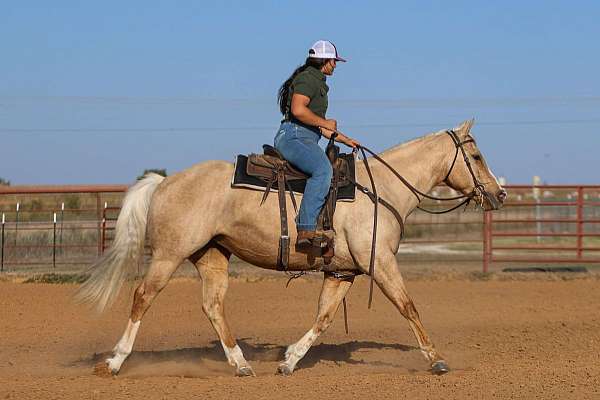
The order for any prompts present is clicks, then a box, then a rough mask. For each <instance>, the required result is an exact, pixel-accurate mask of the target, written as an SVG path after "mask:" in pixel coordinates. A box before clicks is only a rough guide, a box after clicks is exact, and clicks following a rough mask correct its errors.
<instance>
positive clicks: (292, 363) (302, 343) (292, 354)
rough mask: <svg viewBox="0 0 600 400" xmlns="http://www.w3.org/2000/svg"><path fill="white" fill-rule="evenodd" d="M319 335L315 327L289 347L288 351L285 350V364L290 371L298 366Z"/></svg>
mask: <svg viewBox="0 0 600 400" xmlns="http://www.w3.org/2000/svg"><path fill="white" fill-rule="evenodd" d="M318 337H319V334H318V333H317V332H315V331H314V330H313V329H311V330H309V331H308V332H306V334H304V336H302V338H301V339H300V340H298V341H297V342H296V343H294V344H292V345H290V346H289V347H288V348H287V351H286V352H285V362H284V363H283V364H285V365H287V367H288V368H289V369H290V371H293V370H294V369H295V368H296V364H297V363H298V361H300V360H301V359H302V357H304V355H305V354H306V353H307V352H308V349H310V347H311V346H312V345H313V343H315V341H316V340H317V338H318Z"/></svg>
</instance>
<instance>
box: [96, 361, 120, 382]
mask: <svg viewBox="0 0 600 400" xmlns="http://www.w3.org/2000/svg"><path fill="white" fill-rule="evenodd" d="M118 373H119V371H114V370H112V369H110V367H109V366H108V363H107V362H106V361H104V360H103V361H99V362H97V363H96V365H94V375H96V376H101V377H104V378H108V377H111V376H114V375H117V374H118Z"/></svg>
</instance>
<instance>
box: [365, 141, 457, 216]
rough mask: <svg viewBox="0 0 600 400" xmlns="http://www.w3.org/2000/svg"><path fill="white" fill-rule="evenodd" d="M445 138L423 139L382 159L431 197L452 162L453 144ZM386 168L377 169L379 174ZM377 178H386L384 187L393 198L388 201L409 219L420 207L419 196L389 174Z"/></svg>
mask: <svg viewBox="0 0 600 400" xmlns="http://www.w3.org/2000/svg"><path fill="white" fill-rule="evenodd" d="M444 136H445V135H443V134H440V133H437V134H432V135H428V136H424V137H422V138H419V139H416V140H413V141H411V142H408V143H404V144H402V145H398V146H396V147H393V148H391V149H389V150H386V151H385V152H383V153H382V154H381V157H382V158H383V159H384V160H385V161H386V162H388V164H390V165H391V166H392V167H393V168H394V169H395V170H396V171H398V173H399V174H400V175H402V176H403V177H404V178H406V180H407V181H408V182H409V183H411V184H412V185H413V186H414V187H415V188H417V189H418V190H419V191H421V192H423V193H428V192H429V191H430V190H431V189H433V188H434V187H435V186H436V185H438V184H440V183H441V182H442V180H443V179H444V177H445V176H446V173H447V172H448V168H449V164H450V163H451V161H452V160H451V159H450V158H451V157H453V156H454V151H453V148H451V143H452V142H451V141H450V139H447V140H444V139H446V138H445V137H444ZM375 164H376V162H375ZM385 168H386V167H385V166H383V165H377V171H378V172H379V171H382V172H383V171H384V170H385ZM378 175H380V176H383V177H384V178H383V179H384V182H382V185H384V186H385V192H386V195H387V196H389V197H390V200H389V201H390V202H391V203H392V204H393V205H394V206H395V207H396V208H397V210H398V211H399V212H400V214H401V215H403V216H406V215H408V214H409V213H410V212H411V211H412V210H413V209H414V208H415V207H416V206H417V205H418V200H417V198H416V196H415V195H413V194H412V193H411V192H410V191H409V189H408V188H407V187H406V186H405V185H404V184H403V183H402V182H400V180H399V179H398V178H397V177H395V176H394V175H393V174H391V173H389V171H388V172H384V173H381V172H379V174H378ZM376 184H377V181H376ZM386 200H387V199H386Z"/></svg>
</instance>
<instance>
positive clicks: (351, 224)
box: [78, 120, 506, 376]
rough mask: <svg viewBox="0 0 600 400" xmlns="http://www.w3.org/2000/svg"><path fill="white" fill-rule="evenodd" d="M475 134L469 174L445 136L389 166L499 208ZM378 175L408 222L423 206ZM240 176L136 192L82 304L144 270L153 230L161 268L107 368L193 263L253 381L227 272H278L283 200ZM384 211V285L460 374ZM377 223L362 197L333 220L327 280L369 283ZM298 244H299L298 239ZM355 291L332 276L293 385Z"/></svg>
mask: <svg viewBox="0 0 600 400" xmlns="http://www.w3.org/2000/svg"><path fill="white" fill-rule="evenodd" d="M472 124H473V121H472V120H471V121H466V122H464V123H462V124H461V125H460V126H458V127H456V128H455V129H454V132H455V133H456V138H458V139H460V142H462V143H460V145H461V146H463V149H464V151H465V158H468V159H469V160H470V164H471V167H470V168H469V167H468V166H467V163H466V162H465V159H463V157H458V158H456V157H455V155H456V151H457V150H458V149H457V148H456V146H457V144H456V143H455V142H454V140H453V139H452V138H451V137H450V136H449V135H448V134H446V133H447V132H446V131H440V132H437V133H433V134H429V135H427V136H424V137H421V138H418V139H415V140H413V141H410V142H407V143H404V144H401V145H398V146H395V147H393V148H391V149H389V150H387V151H385V152H383V153H381V154H380V156H381V157H382V158H383V159H384V160H385V161H386V162H387V163H388V164H390V165H391V166H392V167H394V168H395V169H396V170H400V171H401V172H402V174H403V176H404V177H405V178H406V179H407V180H408V181H409V182H411V183H412V184H413V185H414V186H415V187H416V188H418V189H419V190H420V191H421V192H424V193H426V192H428V191H430V190H431V189H432V188H433V187H434V186H436V185H438V184H440V183H442V182H443V181H445V183H446V184H448V185H449V186H450V187H452V188H453V189H455V190H457V191H459V192H462V193H464V194H468V193H475V192H474V190H475V189H476V188H475V187H474V186H475V184H474V181H475V182H477V181H478V182H479V183H480V184H481V185H480V186H479V187H478V188H477V193H478V194H477V198H476V199H475V200H477V202H478V203H479V204H480V205H481V206H482V207H483V208H484V209H486V210H491V209H497V208H499V207H500V206H501V205H502V202H503V201H504V199H505V197H506V192H505V191H504V190H503V189H502V188H501V187H500V185H499V184H498V181H497V180H496V178H495V177H494V175H493V174H492V172H491V171H490V170H489V169H488V167H487V165H486V163H485V161H484V159H483V156H482V155H481V153H480V151H479V150H478V148H477V146H476V144H475V141H474V140H473V137H472V135H471V134H470V129H471V126H472ZM371 169H372V173H373V176H374V177H375V182H376V184H377V187H378V193H379V196H381V197H382V198H384V199H385V200H387V201H388V202H389V203H391V204H392V205H393V206H394V207H395V208H396V209H397V210H398V211H399V213H400V215H401V216H402V217H403V218H405V217H406V216H407V215H408V214H410V212H411V211H412V210H413V209H414V208H415V207H416V206H417V205H418V200H417V198H416V197H415V196H414V195H413V193H411V192H410V191H409V190H408V189H407V188H406V187H405V186H404V185H402V184H401V183H400V182H399V181H398V180H397V179H396V177H395V176H394V175H393V174H392V173H391V172H390V171H389V170H388V169H386V168H385V167H384V166H383V165H381V164H379V163H377V162H375V161H374V162H372V163H371ZM469 170H471V171H469ZM232 173H233V165H232V164H230V163H227V162H224V161H208V162H204V163H201V164H197V165H195V166H193V167H191V168H189V169H187V170H185V171H183V172H180V173H177V174H175V175H172V176H170V177H168V178H163V177H161V176H158V175H155V174H150V175H147V176H146V177H145V178H144V179H142V180H141V181H139V182H137V183H136V184H135V185H134V186H132V187H131V188H130V189H129V191H128V193H127V195H126V197H125V199H124V202H123V207H122V209H121V213H120V215H119V218H118V220H117V224H116V237H115V241H114V244H113V245H112V247H111V248H110V249H109V250H108V251H107V252H106V253H105V255H104V256H103V257H102V258H101V259H100V260H99V261H97V262H96V263H95V264H94V265H93V266H92V268H91V276H90V278H89V279H88V280H87V281H86V282H85V283H84V284H83V286H82V287H81V288H80V291H79V293H78V296H79V299H80V300H82V301H87V302H91V303H95V304H96V305H97V308H98V309H99V310H100V311H101V310H103V309H104V308H105V306H107V305H108V304H110V303H111V301H112V300H113V299H114V297H115V296H116V295H117V293H118V291H119V289H120V288H121V286H122V284H123V282H124V281H125V280H126V279H127V277H128V275H129V274H131V272H132V271H135V270H136V268H137V265H138V262H139V260H140V257H141V256H142V254H143V243H144V237H145V234H146V232H147V234H148V237H149V240H150V245H151V248H152V263H151V265H150V267H149V269H148V272H147V273H146V275H145V277H144V279H143V281H142V282H141V284H140V285H139V287H138V288H137V289H136V291H135V294H134V299H133V306H132V310H131V315H130V319H129V322H128V324H127V327H126V329H125V333H124V334H123V336H122V337H121V339H120V340H119V342H118V343H117V345H116V346H115V348H114V350H113V352H114V354H113V356H112V357H111V358H108V359H107V360H106V362H105V366H104V367H105V368H107V369H108V370H109V371H110V372H112V373H113V374H116V373H117V372H118V371H119V369H120V368H121V365H122V364H123V362H124V361H125V359H126V358H127V356H129V354H130V353H131V350H132V347H133V343H134V341H135V338H136V335H137V332H138V329H139V327H140V322H141V320H142V317H143V315H144V313H145V312H146V311H147V310H148V308H149V307H150V305H151V304H152V301H153V300H154V299H155V297H156V295H157V294H158V293H159V292H160V291H161V290H162V289H163V288H164V287H165V285H166V284H167V282H168V281H169V278H170V277H171V275H172V274H173V272H174V271H175V270H176V269H177V267H178V266H179V265H180V264H181V263H182V262H183V261H184V260H185V259H189V260H190V261H191V262H192V263H194V264H195V266H196V268H197V269H198V272H199V274H200V277H201V279H202V283H203V288H202V296H203V305H202V308H203V310H204V312H205V313H206V316H207V317H208V319H209V320H210V322H211V324H212V326H213V327H214V329H215V331H216V332H217V334H218V336H219V339H220V340H221V344H222V345H223V349H224V351H225V356H226V357H227V360H228V362H229V364H231V365H232V366H234V367H235V369H236V374H237V375H240V376H247V375H254V372H253V371H252V368H251V367H250V364H249V363H248V362H247V361H246V359H245V358H244V355H243V353H242V350H241V349H240V347H239V346H238V345H237V343H236V340H235V337H234V336H233V334H232V333H231V330H230V329H229V325H228V323H227V320H226V318H225V315H224V312H223V309H224V308H223V302H224V298H225V292H226V291H227V286H228V270H227V269H228V268H227V267H228V262H229V257H230V256H231V254H235V255H236V256H237V257H239V258H240V259H242V260H244V261H246V262H248V263H250V264H253V265H256V266H260V267H262V268H267V269H276V268H277V246H278V242H279V237H278V235H279V232H278V229H276V227H277V226H279V210H278V205H277V196H270V197H269V198H268V199H267V202H266V203H265V205H263V207H262V208H261V209H260V210H259V209H258V207H259V203H260V200H261V196H262V193H261V192H258V191H249V190H245V189H234V188H231V187H230V180H231V176H232ZM356 180H357V181H358V182H362V183H363V184H366V183H367V182H368V179H367V174H366V171H365V168H364V167H363V166H359V167H357V171H356ZM288 210H290V208H289V207H288ZM380 210H381V211H380V213H379V214H380V216H379V224H378V227H377V237H378V240H377V246H376V247H377V249H376V250H377V251H376V258H375V268H374V276H373V277H374V280H375V282H376V283H377V285H378V286H379V288H380V289H381V290H382V291H383V293H384V294H385V295H386V296H387V297H388V298H389V299H390V301H391V302H392V303H393V304H394V305H395V306H396V308H397V309H398V310H399V311H400V313H401V314H402V316H404V317H405V318H406V319H407V320H408V323H409V324H410V327H411V329H412V331H413V332H414V335H415V336H416V339H417V342H418V344H419V347H420V349H421V351H422V353H423V354H424V355H425V357H426V359H427V360H428V361H429V363H430V365H431V370H432V372H434V373H444V372H447V371H448V370H449V368H448V366H447V364H446V362H445V361H444V359H443V357H442V356H441V355H440V354H439V353H438V351H437V350H436V348H435V347H434V345H433V343H432V341H431V339H430V338H429V335H428V334H427V333H426V332H425V329H424V327H423V325H422V324H421V320H420V318H419V314H418V313H417V310H416V308H415V306H414V304H413V302H412V301H411V298H410V297H409V295H408V293H407V291H406V288H405V286H404V282H403V279H402V276H401V275H400V270H399V268H398V264H397V260H396V252H397V250H398V246H399V244H400V239H401V238H400V229H401V228H400V226H399V223H398V221H397V220H396V218H395V217H394V216H393V214H392V213H391V212H390V211H389V210H386V209H385V208H383V207H380ZM290 214H291V213H290ZM288 217H289V218H292V217H293V216H292V215H289V216H288ZM372 218H373V204H372V203H371V200H370V199H369V198H368V197H367V196H364V195H361V194H358V196H357V198H356V200H355V201H354V202H353V203H343V202H342V203H338V206H337V211H336V213H335V217H334V226H335V230H336V235H337V236H336V251H335V257H334V258H333V260H332V263H331V264H330V265H329V266H328V270H330V269H331V267H333V269H335V270H338V271H356V272H361V273H368V271H369V262H370V250H371V249H370V246H371V235H372V233H373V232H372V225H371V223H370V221H372ZM294 240H295V237H292V238H291V241H292V242H293V241H294ZM319 260H320V261H319ZM319 260H317V263H316V265H313V266H308V265H307V262H306V255H304V254H298V253H295V252H294V251H292V252H291V254H290V262H289V265H290V267H289V269H290V270H292V271H302V270H308V269H315V268H317V269H318V268H319V267H322V266H323V264H322V260H321V259H319ZM320 263H321V264H320ZM352 283H353V279H352V278H348V279H336V278H335V277H334V276H333V275H332V274H330V273H325V276H324V281H323V287H322V291H321V294H320V298H319V307H318V312H317V317H316V320H315V322H314V324H313V326H312V327H311V329H310V330H309V331H308V332H307V333H306V334H305V335H304V336H303V337H302V338H301V339H300V340H299V341H298V342H296V343H294V344H292V345H290V346H289V347H288V348H287V351H286V353H285V359H284V360H283V361H282V362H281V364H280V365H279V368H278V373H280V374H284V375H289V374H291V373H292V372H293V371H294V368H295V367H296V364H297V363H298V361H299V360H300V359H301V358H302V357H303V356H304V355H305V354H306V352H307V351H308V349H309V348H310V347H311V345H312V344H313V343H314V342H315V340H316V339H317V338H318V337H319V335H320V334H321V333H323V332H324V331H325V330H326V329H327V327H328V326H329V325H330V324H331V322H332V321H333V317H334V315H335V313H336V311H337V310H338V307H339V305H340V302H341V301H342V299H343V298H344V296H345V295H346V293H347V292H348V289H350V287H351V286H352Z"/></svg>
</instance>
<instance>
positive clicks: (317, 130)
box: [281, 118, 321, 137]
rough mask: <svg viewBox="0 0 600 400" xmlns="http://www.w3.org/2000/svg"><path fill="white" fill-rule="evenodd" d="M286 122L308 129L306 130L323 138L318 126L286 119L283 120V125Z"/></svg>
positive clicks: (294, 119)
mask: <svg viewBox="0 0 600 400" xmlns="http://www.w3.org/2000/svg"><path fill="white" fill-rule="evenodd" d="M284 122H291V123H293V124H296V125H298V126H301V127H303V128H306V129H308V130H310V131H312V132H314V133H316V134H317V135H319V137H321V130H320V129H319V128H317V127H316V126H312V125H307V124H305V123H303V122H300V121H299V120H297V119H296V118H284V119H282V120H281V123H284Z"/></svg>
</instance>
